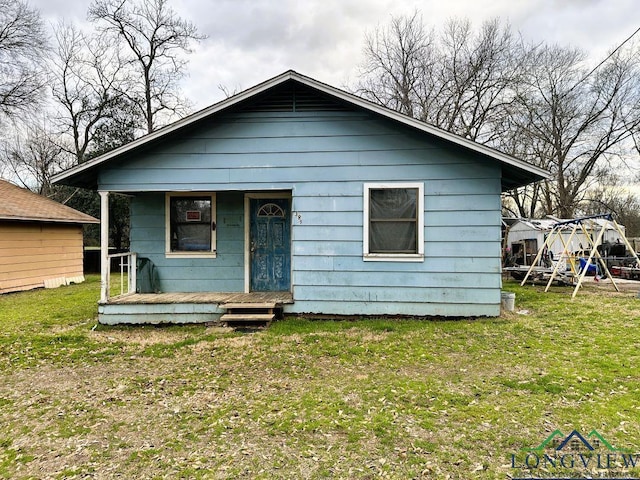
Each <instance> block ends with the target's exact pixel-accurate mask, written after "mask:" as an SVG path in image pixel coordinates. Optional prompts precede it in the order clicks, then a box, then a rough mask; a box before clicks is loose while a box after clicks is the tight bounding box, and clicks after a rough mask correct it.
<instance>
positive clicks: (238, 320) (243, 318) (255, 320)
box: [220, 302, 282, 327]
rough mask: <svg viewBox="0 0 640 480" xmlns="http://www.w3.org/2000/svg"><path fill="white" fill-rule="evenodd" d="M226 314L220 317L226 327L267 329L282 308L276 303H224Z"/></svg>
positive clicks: (222, 306)
mask: <svg viewBox="0 0 640 480" xmlns="http://www.w3.org/2000/svg"><path fill="white" fill-rule="evenodd" d="M220 307H221V308H224V309H226V310H227V313H225V314H224V315H222V316H221V317H220V320H221V321H222V322H225V323H226V324H227V325H235V326H240V325H243V326H249V325H250V326H262V327H268V326H269V325H270V324H271V322H272V321H273V320H274V319H275V318H276V314H277V313H278V311H279V309H281V308H282V307H281V306H279V305H278V304H277V303H271V302H270V303H224V304H222V305H220Z"/></svg>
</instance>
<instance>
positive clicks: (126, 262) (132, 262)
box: [106, 252, 138, 299]
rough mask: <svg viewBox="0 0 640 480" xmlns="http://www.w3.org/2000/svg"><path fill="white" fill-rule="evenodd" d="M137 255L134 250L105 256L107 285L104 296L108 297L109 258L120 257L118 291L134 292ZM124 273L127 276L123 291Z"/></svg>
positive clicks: (122, 293)
mask: <svg viewBox="0 0 640 480" xmlns="http://www.w3.org/2000/svg"><path fill="white" fill-rule="evenodd" d="M137 257H138V254H137V253H135V252H125V253H114V254H110V255H108V256H107V259H108V261H107V285H106V298H107V299H108V298H110V296H111V295H110V293H111V292H110V289H111V288H110V279H111V259H113V258H119V259H120V293H119V295H124V294H125V293H135V291H136V283H137V273H138V272H137V270H138V269H137ZM125 274H126V276H127V282H126V286H127V288H126V291H125V281H124V279H125Z"/></svg>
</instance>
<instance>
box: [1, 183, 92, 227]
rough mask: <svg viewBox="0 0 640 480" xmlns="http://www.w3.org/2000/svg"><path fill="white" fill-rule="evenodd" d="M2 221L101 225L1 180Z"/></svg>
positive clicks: (59, 204)
mask: <svg viewBox="0 0 640 480" xmlns="http://www.w3.org/2000/svg"><path fill="white" fill-rule="evenodd" d="M0 220H20V221H37V222H56V223H100V221H99V220H97V219H95V218H93V217H92V216H90V215H87V214H85V213H82V212H79V211H77V210H74V209H73V208H71V207H67V206H66V205H62V204H61V203H58V202H55V201H53V200H51V199H49V198H46V197H43V196H41V195H37V194H35V193H33V192H30V191H29V190H26V189H24V188H20V187H18V186H16V185H14V184H12V183H9V182H7V181H6V180H1V179H0Z"/></svg>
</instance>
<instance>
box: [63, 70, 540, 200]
mask: <svg viewBox="0 0 640 480" xmlns="http://www.w3.org/2000/svg"><path fill="white" fill-rule="evenodd" d="M288 80H296V81H298V82H300V83H302V84H304V85H307V86H309V87H311V88H315V89H317V90H319V91H321V92H323V93H326V94H328V95H331V96H333V97H336V98H338V99H340V100H343V101H345V102H347V103H349V104H352V105H355V106H357V107H360V108H363V109H365V110H368V111H372V112H374V113H377V114H379V115H381V116H383V117H386V118H389V119H391V120H394V121H397V122H399V123H401V124H404V125H407V126H410V127H413V128H415V129H417V130H420V131H422V132H425V133H429V134H431V135H434V136H436V137H439V138H442V139H444V140H446V141H449V142H451V143H453V144H456V145H458V146H460V147H463V148H466V149H469V150H471V151H474V152H477V153H479V154H482V155H485V156H488V157H491V158H493V159H495V160H498V161H500V162H502V163H503V164H506V165H510V166H512V167H515V168H517V169H519V170H523V171H526V172H528V173H529V174H530V175H532V177H534V178H532V179H531V181H528V182H527V183H533V182H535V181H540V180H543V179H547V178H550V173H549V172H548V171H546V170H544V169H542V168H539V167H536V166H534V165H531V164H529V163H526V162H523V161H522V160H518V159H516V158H514V157H511V156H510V155H507V154H504V153H502V152H499V151H498V150H494V149H492V148H490V147H487V146H486V145H482V144H479V143H476V142H473V141H471V140H468V139H466V138H464V137H460V136H458V135H455V134H453V133H450V132H448V131H446V130H442V129H440V128H437V127H434V126H432V125H429V124H426V123H424V122H421V121H419V120H417V119H414V118H411V117H408V116H406V115H404V114H402V113H400V112H397V111H395V110H391V109H389V108H386V107H383V106H381V105H378V104H375V103H373V102H370V101H368V100H365V99H363V98H360V97H358V96H356V95H353V94H351V93H348V92H345V91H343V90H339V89H337V88H335V87H332V86H330V85H327V84H325V83H322V82H319V81H317V80H314V79H312V78H310V77H306V76H304V75H301V74H299V73H297V72H295V71H293V70H289V71H287V72H285V73H283V74H280V75H278V76H276V77H273V78H271V79H269V80H266V81H264V82H262V83H259V84H258V85H255V86H254V87H251V88H249V89H247V90H244V91H242V92H240V93H238V94H236V95H234V96H232V97H229V98H227V99H225V100H222V101H221V102H218V103H216V104H215V105H211V106H210V107H207V108H204V109H203V110H200V111H199V112H196V113H194V114H192V115H190V116H188V117H185V118H183V119H180V120H178V121H176V122H174V123H172V124H170V125H167V126H166V127H163V128H160V129H159V130H156V131H155V132H152V133H150V134H148V135H145V136H144V137H140V138H138V139H136V140H133V141H132V142H130V143H128V144H126V145H123V146H121V147H118V148H115V149H114V150H111V151H110V152H107V153H105V154H104V155H101V156H99V157H96V158H94V159H92V160H89V161H87V162H85V163H83V164H81V165H78V166H76V167H73V168H71V169H69V170H66V171H64V172H60V173H58V174H56V175H54V176H53V177H52V182H53V183H62V182H63V181H64V180H66V179H69V178H71V177H80V176H82V175H81V174H82V173H83V172H86V171H87V170H89V169H91V168H93V167H95V166H97V165H100V164H102V163H104V162H106V161H108V160H110V159H112V158H115V157H118V156H119V155H121V154H124V153H127V152H129V151H132V150H134V149H136V148H138V147H142V146H144V145H146V144H148V143H151V142H153V141H155V140H158V139H160V138H162V137H164V136H165V135H167V134H170V133H172V132H175V131H177V130H180V129H182V128H184V127H187V126H189V125H191V124H193V123H196V122H198V121H200V120H202V119H204V118H207V117H209V116H211V115H214V114H216V113H218V112H220V111H222V110H225V109H227V108H230V107H232V106H234V105H236V104H238V103H240V102H242V101H244V100H246V99H248V98H251V97H252V96H254V95H256V94H258V93H261V92H263V91H266V90H268V89H269V88H272V87H274V86H276V85H279V84H281V83H283V82H285V81H288ZM516 183H522V182H516ZM527 183H522V185H526V184H527ZM85 184H86V185H88V184H89V182H85ZM522 185H518V186H522ZM503 190H505V189H504V188H503ZM506 190H509V188H507V189H506Z"/></svg>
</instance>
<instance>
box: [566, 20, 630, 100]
mask: <svg viewBox="0 0 640 480" xmlns="http://www.w3.org/2000/svg"><path fill="white" fill-rule="evenodd" d="M638 32H640V27H638V28H637V29H636V31H635V32H633V33H632V34H631V35H629V36H628V37H627V38H626V39H625V40H624V41H623V42H622V43H621V44H620V45H618V46H617V47H616V48H615V49H614V50H613V51H612V52H611V53H610V54H609V55H607V56H606V57H605V58H604V60H602V61H601V62H600V63H598V65H596V66H595V67H593V68H592V69H591V71H590V72H589V73H587V74H586V75H585V76H584V77H582V78H581V79H580V80H578V82H577V83H576V84H575V85H574V86H573V87H571V88H570V89H569V91H567V93H570V92H571V91H573V89H574V88H576V87H577V86H578V85H580V84H581V83H582V82H584V81H585V80H586V79H587V78H589V77H590V76H591V75H593V72H595V71H596V70H597V69H599V68H600V67H601V66H602V65H604V63H605V62H606V61H607V60H609V59H610V58H611V57H613V56H614V55H615V54H616V52H617V51H618V50H620V49H621V48H622V47H624V45H625V43H627V42H628V41H629V40H631V39H632V38H633V37H635V36H636V35H637V33H638Z"/></svg>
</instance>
